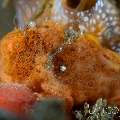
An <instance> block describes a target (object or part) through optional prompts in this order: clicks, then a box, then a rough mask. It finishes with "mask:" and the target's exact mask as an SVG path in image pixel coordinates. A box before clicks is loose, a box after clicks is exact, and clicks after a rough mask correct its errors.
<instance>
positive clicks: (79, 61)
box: [0, 23, 120, 108]
mask: <svg viewBox="0 0 120 120" xmlns="http://www.w3.org/2000/svg"><path fill="white" fill-rule="evenodd" d="M63 41H64V29H63V27H61V26H60V25H57V24H55V23H48V24H47V25H43V26H40V27H37V28H30V29H27V30H25V31H23V32H21V31H18V30H16V31H14V32H12V33H9V34H8V35H7V36H6V37H4V38H3V40H2V41H1V44H0V55H1V56H0V60H1V63H2V64H1V66H2V67H1V68H2V69H1V71H0V72H1V73H0V75H1V81H2V82H18V83H21V84H23V83H24V84H26V85H27V86H28V87H30V88H32V90H33V91H34V92H37V93H39V94H41V95H42V96H44V97H49V96H54V97H59V98H62V99H64V100H65V102H66V105H68V107H69V108H70V107H72V106H73V105H77V104H81V103H83V102H85V101H95V100H96V99H97V98H100V97H102V98H106V99H108V101H109V102H110V103H115V104H117V105H118V106H120V95H119V93H120V57H119V55H117V54H116V53H114V52H112V51H110V50H108V49H105V48H103V47H102V46H101V45H100V44H99V43H98V41H97V40H96V38H95V37H94V36H92V35H89V34H86V35H84V36H81V37H79V38H78V39H77V40H75V41H74V42H73V43H72V44H68V45H66V46H64V47H63V50H62V51H61V52H59V53H57V54H55V55H54V57H53V59H52V61H51V62H52V64H53V65H54V67H53V68H51V69H50V70H48V69H47V68H46V67H45V66H46V64H47V61H48V58H49V57H48V56H49V54H52V53H54V52H55V51H56V48H58V47H60V46H61V44H62V43H63ZM61 65H65V66H66V70H65V71H64V72H61V71H60V66H61ZM7 79H9V80H7Z"/></svg>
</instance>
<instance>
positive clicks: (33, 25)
mask: <svg viewBox="0 0 120 120" xmlns="http://www.w3.org/2000/svg"><path fill="white" fill-rule="evenodd" d="M28 25H29V26H30V27H31V28H34V27H36V23H35V22H34V21H30V22H29V24H28Z"/></svg>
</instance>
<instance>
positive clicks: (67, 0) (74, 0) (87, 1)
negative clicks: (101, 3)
mask: <svg viewBox="0 0 120 120" xmlns="http://www.w3.org/2000/svg"><path fill="white" fill-rule="evenodd" d="M96 2H97V0H63V4H64V5H65V7H66V8H67V9H72V10H79V11H84V10H89V9H91V8H92V7H93V6H94V5H95V4H96Z"/></svg>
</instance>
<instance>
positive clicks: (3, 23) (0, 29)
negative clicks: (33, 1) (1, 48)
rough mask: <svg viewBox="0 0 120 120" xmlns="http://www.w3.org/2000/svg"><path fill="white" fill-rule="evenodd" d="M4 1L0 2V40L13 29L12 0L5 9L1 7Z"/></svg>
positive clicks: (13, 12)
mask: <svg viewBox="0 0 120 120" xmlns="http://www.w3.org/2000/svg"><path fill="white" fill-rule="evenodd" d="M4 1H5V0H0V38H1V37H2V36H3V35H5V34H6V33H8V32H9V31H11V30H12V29H13V28H14V22H13V20H14V16H15V10H14V7H13V3H12V0H11V1H10V3H9V4H8V5H7V6H6V7H3V2H4Z"/></svg>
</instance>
